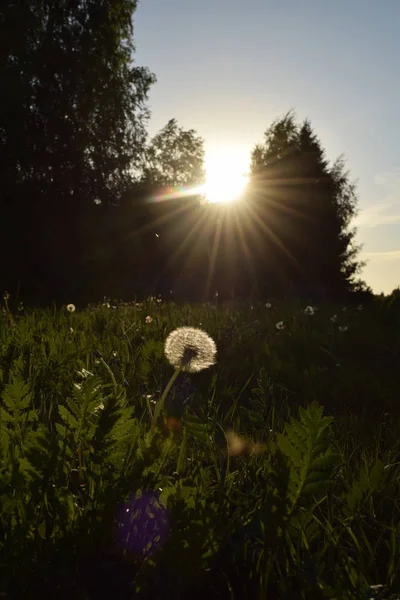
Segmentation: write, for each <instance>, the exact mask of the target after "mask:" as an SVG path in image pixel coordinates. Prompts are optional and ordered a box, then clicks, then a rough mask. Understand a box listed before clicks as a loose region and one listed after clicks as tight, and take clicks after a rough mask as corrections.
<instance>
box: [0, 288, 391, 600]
mask: <svg viewBox="0 0 400 600" xmlns="http://www.w3.org/2000/svg"><path fill="white" fill-rule="evenodd" d="M271 304H272V306H271V307H270V308H267V307H266V306H265V305H264V304H260V305H254V306H248V305H239V304H223V303H218V299H216V301H215V302H214V303H213V304H207V305H204V304H203V305H183V306H178V305H176V304H174V303H171V302H169V303H164V302H163V301H159V300H158V299H156V298H153V299H148V300H146V301H145V302H143V303H130V304H128V303H122V302H111V301H110V303H106V302H105V303H104V304H99V305H95V306H89V307H88V308H86V309H85V310H76V311H75V312H68V311H67V310H66V309H65V308H64V309H61V310H56V309H47V310H24V309H22V307H19V310H18V309H16V310H13V307H12V306H11V307H10V306H9V301H8V300H6V302H5V304H4V309H3V312H2V313H1V314H0V393H1V401H0V435H1V437H0V596H1V597H5V598H19V597H21V598H22V597H23V598H46V597H50V596H55V597H57V598H72V597H74V598H78V599H82V600H89V599H91V598H110V597H114V598H131V597H132V598H133V597H135V598H154V597H160V598H163V597H166V598H187V597H194V598H200V597H201V598H203V597H204V595H205V594H208V595H209V596H211V597H218V598H243V599H245V598H252V599H253V598H260V599H261V598H291V599H293V598H304V599H305V598H315V599H318V598H332V599H333V598H338V599H339V598H340V599H349V600H350V599H353V598H374V597H387V598H389V597H391V598H393V599H394V598H396V597H397V596H396V593H399V592H400V537H399V533H400V529H399V516H400V507H399V500H398V498H399V491H400V483H399V482H400V446H399V439H400V435H399V434H400V425H399V419H398V415H399V409H398V401H399V384H398V368H399V353H400V308H399V307H398V305H397V304H396V302H392V303H390V302H389V301H387V300H382V299H376V300H375V301H374V302H372V303H371V304H370V305H368V306H364V307H357V306H348V307H342V306H319V307H318V309H317V310H316V311H315V312H314V314H305V312H304V308H305V307H304V306H303V305H300V304H296V303H293V302H291V303H283V302H279V303H274V302H272V303H271ZM333 315H336V319H335V318H332V317H333ZM146 317H151V319H147V320H146ZM281 321H282V322H283V324H284V327H283V328H282V329H278V328H277V327H276V324H277V323H279V322H281ZM183 325H189V326H193V327H199V328H201V329H203V330H204V331H206V332H207V333H208V334H209V335H210V336H211V337H212V338H213V339H214V340H215V343H216V345H217V349H218V357H217V363H216V364H215V365H214V366H213V367H211V368H210V369H207V370H204V371H201V372H200V373H196V374H187V373H186V374H185V373H180V374H179V375H178V376H177V378H176V381H175V382H174V384H173V385H172V387H171V390H170V392H169V393H168V395H167V397H166V403H165V407H164V409H163V411H162V415H161V416H162V418H161V419H160V421H159V424H158V426H157V427H152V420H153V414H154V411H155V407H156V405H157V402H158V400H159V399H160V397H161V396H162V394H163V391H164V390H165V389H166V387H167V385H168V382H169V381H170V379H171V377H172V376H173V375H174V369H173V367H171V365H169V364H168V362H167V360H166V358H165V356H164V352H163V347H164V342H165V339H166V337H167V336H168V334H169V333H170V332H171V331H173V330H174V329H175V328H177V327H180V326H183ZM346 327H347V329H346V330H345V328H346ZM377 584H382V585H384V586H386V587H385V588H380V589H379V590H378V589H375V590H374V589H372V588H371V587H370V586H373V585H377ZM378 594H381V595H380V596H379V595H378ZM385 594H386V595H385Z"/></svg>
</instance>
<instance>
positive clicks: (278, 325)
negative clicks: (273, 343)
mask: <svg viewBox="0 0 400 600" xmlns="http://www.w3.org/2000/svg"><path fill="white" fill-rule="evenodd" d="M276 328H277V329H279V330H281V329H284V328H285V323H284V322H283V321H279V323H277V324H276Z"/></svg>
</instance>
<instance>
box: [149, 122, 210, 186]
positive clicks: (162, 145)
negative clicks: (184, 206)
mask: <svg viewBox="0 0 400 600" xmlns="http://www.w3.org/2000/svg"><path fill="white" fill-rule="evenodd" d="M204 176H205V174H204V142H203V140H202V138H201V137H199V136H198V135H197V134H196V132H195V131H194V130H193V129H189V130H187V131H185V130H184V129H183V128H182V127H179V125H178V123H177V121H176V119H170V121H168V123H167V124H166V125H165V127H164V128H163V129H162V130H161V131H160V132H159V133H157V135H156V136H155V137H154V138H153V139H152V140H151V142H150V144H149V145H148V147H147V149H146V152H145V163H144V166H143V179H144V181H146V182H150V183H152V184H153V185H155V186H198V185H201V184H203V183H204Z"/></svg>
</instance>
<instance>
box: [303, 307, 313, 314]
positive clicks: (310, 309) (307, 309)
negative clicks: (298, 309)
mask: <svg viewBox="0 0 400 600" xmlns="http://www.w3.org/2000/svg"><path fill="white" fill-rule="evenodd" d="M314 313H315V310H314V308H313V307H312V306H306V307H305V309H304V314H305V315H313V314H314Z"/></svg>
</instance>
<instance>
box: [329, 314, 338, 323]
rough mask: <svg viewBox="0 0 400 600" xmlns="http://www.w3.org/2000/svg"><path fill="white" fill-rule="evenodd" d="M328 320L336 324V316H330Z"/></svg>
mask: <svg viewBox="0 0 400 600" xmlns="http://www.w3.org/2000/svg"><path fill="white" fill-rule="evenodd" d="M330 320H331V321H332V323H336V321H337V315H332V316H331V319H330Z"/></svg>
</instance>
